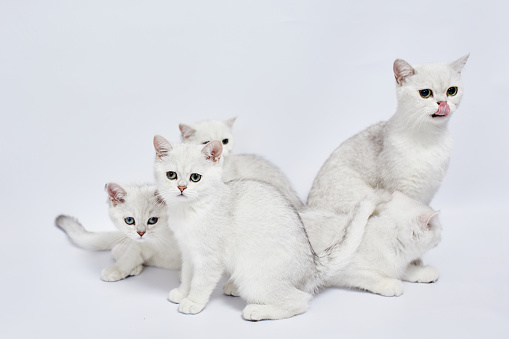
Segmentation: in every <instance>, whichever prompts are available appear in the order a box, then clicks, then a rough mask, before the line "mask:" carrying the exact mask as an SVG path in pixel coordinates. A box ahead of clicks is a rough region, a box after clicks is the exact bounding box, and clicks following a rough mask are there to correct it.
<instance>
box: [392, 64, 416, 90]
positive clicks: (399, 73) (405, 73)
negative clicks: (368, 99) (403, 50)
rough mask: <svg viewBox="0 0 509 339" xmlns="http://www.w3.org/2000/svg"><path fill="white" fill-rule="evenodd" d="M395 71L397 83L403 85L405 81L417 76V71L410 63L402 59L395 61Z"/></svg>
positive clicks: (393, 67)
mask: <svg viewBox="0 0 509 339" xmlns="http://www.w3.org/2000/svg"><path fill="white" fill-rule="evenodd" d="M392 69H393V71H394V77H395V78H396V82H397V83H398V84H400V85H401V84H402V83H403V81H405V79H406V78H407V77H409V76H411V75H414V74H415V70H414V69H413V68H412V66H410V64H409V63H408V62H406V61H405V60H401V59H396V61H394V65H393V66H392Z"/></svg>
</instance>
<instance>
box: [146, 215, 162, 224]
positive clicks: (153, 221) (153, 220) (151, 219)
mask: <svg viewBox="0 0 509 339" xmlns="http://www.w3.org/2000/svg"><path fill="white" fill-rule="evenodd" d="M158 220H159V218H156V217H152V218H150V219H148V221H147V224H149V225H154V224H157V221H158Z"/></svg>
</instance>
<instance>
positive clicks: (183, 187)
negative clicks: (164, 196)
mask: <svg viewBox="0 0 509 339" xmlns="http://www.w3.org/2000/svg"><path fill="white" fill-rule="evenodd" d="M186 188H187V186H178V189H179V190H180V192H184V190H185V189H186Z"/></svg>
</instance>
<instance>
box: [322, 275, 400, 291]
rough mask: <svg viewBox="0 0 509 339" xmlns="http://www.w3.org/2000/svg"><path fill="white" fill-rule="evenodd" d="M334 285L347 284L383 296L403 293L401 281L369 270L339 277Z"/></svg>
mask: <svg viewBox="0 0 509 339" xmlns="http://www.w3.org/2000/svg"><path fill="white" fill-rule="evenodd" d="M332 285H335V286H349V287H356V288H360V289H362V290H366V291H369V292H372V293H376V294H380V295H383V296H385V297H399V296H400V295H402V294H403V282H402V281H401V280H399V279H394V278H390V277H387V276H383V275H381V274H379V273H376V272H371V271H360V270H359V271H356V272H355V275H353V276H352V275H350V276H348V277H346V276H345V277H341V279H340V281H339V283H335V284H332Z"/></svg>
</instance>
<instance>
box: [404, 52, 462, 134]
mask: <svg viewBox="0 0 509 339" xmlns="http://www.w3.org/2000/svg"><path fill="white" fill-rule="evenodd" d="M467 57H468V56H467ZM467 57H464V58H461V59H459V60H457V61H455V62H453V63H451V64H446V63H434V64H423V65H419V66H414V67H412V66H410V65H409V64H408V63H406V62H405V61H403V60H396V62H395V63H394V70H395V76H396V79H397V81H398V85H397V90H396V92H397V97H398V106H399V109H398V111H399V113H401V114H404V115H405V116H404V117H401V118H403V119H405V120H407V126H408V128H409V129H412V128H416V127H420V126H423V125H427V124H433V125H441V124H444V123H446V122H447V121H448V120H449V117H450V116H451V115H452V114H453V113H454V112H455V111H456V109H457V108H458V106H459V104H460V102H461V98H462V96H463V84H462V82H461V73H460V72H461V70H462V68H463V65H464V64H465V62H466V58H467Z"/></svg>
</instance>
